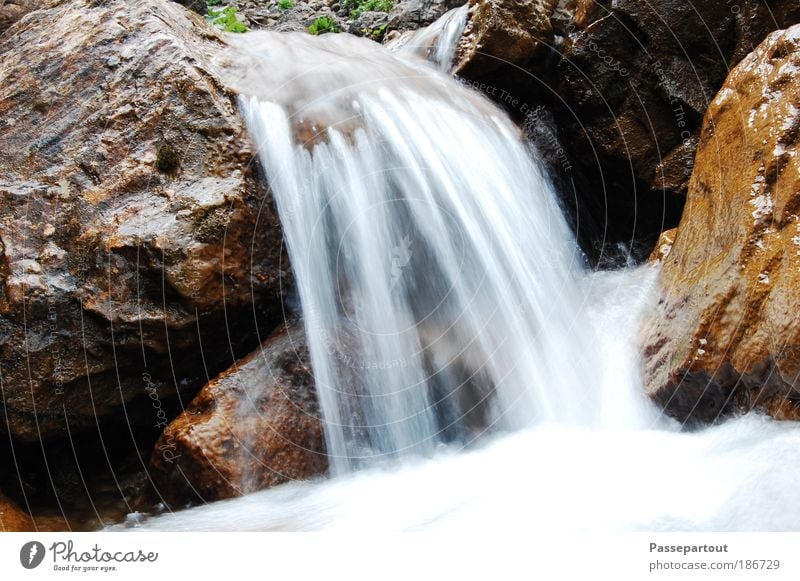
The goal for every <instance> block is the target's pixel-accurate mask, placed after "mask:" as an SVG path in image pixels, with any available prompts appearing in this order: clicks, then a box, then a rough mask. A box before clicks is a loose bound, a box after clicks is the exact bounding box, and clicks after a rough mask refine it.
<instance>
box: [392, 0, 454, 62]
mask: <svg viewBox="0 0 800 581" xmlns="http://www.w3.org/2000/svg"><path fill="white" fill-rule="evenodd" d="M468 9H469V4H468V3H467V4H464V5H463V6H459V7H458V8H453V9H452V10H449V11H448V12H446V13H445V14H443V15H442V16H441V17H440V18H439V19H437V20H436V22H434V23H433V24H431V25H430V26H426V27H425V28H421V29H420V30H416V31H414V32H412V33H409V34H408V35H406V36H405V37H404V38H402V39H401V40H400V41H399V42H397V43H395V44H392V45H390V46H389V47H388V48H390V49H392V50H396V51H397V52H398V54H400V55H414V56H418V57H421V58H423V59H425V60H428V61H430V62H432V63H433V64H434V65H436V66H437V67H438V68H439V69H440V70H441V71H443V72H450V71H451V70H452V68H453V58H454V57H455V54H456V49H457V47H458V41H459V40H460V39H461V35H462V34H463V32H464V28H465V27H466V25H467V13H468Z"/></svg>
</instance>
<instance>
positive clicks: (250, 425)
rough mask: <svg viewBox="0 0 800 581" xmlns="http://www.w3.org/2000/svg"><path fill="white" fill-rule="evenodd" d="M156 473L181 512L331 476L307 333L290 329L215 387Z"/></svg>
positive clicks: (161, 490)
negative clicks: (188, 506) (192, 503)
mask: <svg viewBox="0 0 800 581" xmlns="http://www.w3.org/2000/svg"><path fill="white" fill-rule="evenodd" d="M151 467H152V470H151V476H152V478H153V480H154V483H155V486H156V489H157V491H158V494H159V495H160V496H161V498H162V499H163V500H165V501H167V502H168V503H170V504H171V505H173V506H174V507H179V506H181V505H182V504H185V503H186V502H189V501H198V500H199V501H206V502H207V501H212V500H220V499H223V498H229V497H232V496H238V495H241V494H243V493H246V492H252V491H254V490H258V489H260V488H266V487H268V486H274V485H276V484H280V483H282V482H286V481H289V480H298V479H305V478H309V477H311V476H315V475H318V474H322V473H324V472H325V471H326V470H327V467H328V460H327V456H326V455H325V444H324V439H323V435H322V426H321V423H320V412H319V407H318V404H317V400H316V392H315V389H314V382H313V378H312V376H311V368H310V363H309V354H308V347H307V345H306V342H305V336H304V334H303V330H302V325H301V324H299V323H298V322H290V323H288V324H287V326H286V327H282V328H280V329H279V330H278V331H276V333H274V334H273V335H272V336H271V337H269V338H268V339H267V340H266V341H265V342H264V343H263V344H262V345H261V348H260V349H258V350H256V351H255V352H254V353H252V354H251V355H249V356H248V357H246V358H244V359H242V360H241V361H239V362H237V363H236V364H235V365H234V366H233V367H231V368H230V369H229V370H227V371H225V372H224V373H222V374H221V375H219V376H218V377H217V378H215V379H214V380H212V381H211V382H209V383H208V385H206V386H205V387H204V388H203V390H202V391H201V392H200V394H199V395H198V396H197V397H196V398H195V399H194V400H193V401H192V403H191V405H190V406H189V407H188V408H187V409H186V411H185V412H183V413H182V414H181V415H180V416H179V417H178V418H177V419H176V420H175V421H173V422H172V423H171V424H170V426H169V427H168V428H167V429H166V431H165V432H164V434H163V435H162V437H161V439H160V440H159V442H158V443H157V444H156V451H155V453H154V455H153V458H152V460H151Z"/></svg>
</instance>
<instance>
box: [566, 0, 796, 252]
mask: <svg viewBox="0 0 800 581" xmlns="http://www.w3.org/2000/svg"><path fill="white" fill-rule="evenodd" d="M573 15H574V16H573V19H572V20H570V21H567V22H564V21H563V20H562V21H561V23H560V24H559V25H558V28H559V30H558V31H557V32H558V33H559V34H561V35H563V36H562V39H563V40H561V41H559V52H560V53H561V58H560V60H559V64H558V69H557V80H556V81H555V83H554V88H555V90H556V92H557V94H558V98H557V99H556V101H555V103H554V112H555V114H556V117H557V121H558V124H559V127H560V128H561V129H562V132H563V133H564V135H565V141H566V143H567V144H568V145H569V150H570V156H571V158H572V159H573V160H574V161H575V167H576V168H578V169H579V170H580V172H581V173H582V174H585V175H586V176H587V177H588V178H589V182H590V183H593V184H596V185H595V187H594V188H593V191H580V192H579V194H580V199H579V206H580V214H581V218H582V220H581V221H582V223H583V224H584V225H585V227H586V228H587V229H588V230H587V232H586V233H585V234H583V236H582V238H583V239H584V242H585V245H586V246H595V247H598V246H602V245H603V244H605V243H608V242H615V241H625V242H630V241H643V242H646V244H645V247H644V250H645V255H646V253H647V252H649V249H650V248H652V247H653V244H654V243H655V241H656V239H657V236H658V234H659V233H660V232H661V231H662V230H665V229H668V228H671V227H674V226H676V225H677V222H678V220H679V218H680V215H681V210H682V206H683V203H684V200H685V195H686V189H687V185H688V177H689V176H690V175H691V171H692V168H693V163H694V155H695V150H696V146H697V136H698V132H699V129H700V124H701V122H702V119H703V115H704V114H705V112H706V109H707V108H708V105H709V103H710V102H711V100H712V98H713V97H714V95H715V94H716V93H717V91H718V90H719V88H720V87H721V86H722V83H723V82H724V80H725V78H726V77H727V74H728V71H729V70H730V69H731V68H732V67H734V66H735V65H736V64H737V63H738V62H739V61H740V60H741V59H742V58H743V57H744V56H745V55H747V54H748V53H749V52H751V51H752V50H753V49H754V48H755V46H756V45H758V44H759V43H760V42H761V41H762V40H763V39H764V38H765V37H766V35H767V34H768V33H769V32H770V31H773V30H776V29H780V28H785V27H786V26H789V25H791V24H794V23H796V22H800V7H799V6H798V5H797V3H796V2H788V1H784V2H781V1H778V2H764V1H761V0H748V1H744V2H736V3H735V5H732V4H731V3H725V2H717V1H715V0H703V1H700V2H691V3H688V2H683V1H678V0H658V1H655V2H642V1H639V0H620V1H617V2H613V3H612V2H577V3H575V6H574V12H573ZM587 243H588V244H587Z"/></svg>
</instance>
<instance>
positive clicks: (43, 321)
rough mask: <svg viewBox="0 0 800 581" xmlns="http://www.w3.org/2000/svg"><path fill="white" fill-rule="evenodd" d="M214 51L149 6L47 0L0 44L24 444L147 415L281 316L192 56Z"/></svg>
mask: <svg viewBox="0 0 800 581" xmlns="http://www.w3.org/2000/svg"><path fill="white" fill-rule="evenodd" d="M224 45H225V41H224V38H223V37H222V36H221V35H218V34H216V33H215V32H214V31H213V29H211V28H210V27H209V26H208V25H207V24H206V23H205V22H204V21H203V20H202V18H201V17H199V16H197V15H194V14H193V13H191V12H189V11H187V10H186V9H184V8H183V7H181V6H179V5H178V4H175V3H172V2H161V1H158V0H141V1H137V2H124V1H121V0H112V1H109V2H94V1H90V0H86V1H80V0H77V1H73V2H62V3H60V5H58V6H56V7H53V8H49V9H44V10H39V11H35V12H32V13H30V14H28V15H27V16H26V17H25V18H24V19H23V20H21V21H19V22H18V23H17V24H16V25H15V26H14V27H13V28H12V29H11V31H8V32H7V34H5V35H4V36H3V37H2V39H1V40H0V53H2V54H3V58H2V60H0V126H2V130H0V199H2V201H0V315H2V316H1V317H0V364H1V365H2V380H3V389H4V401H5V405H6V410H7V413H8V416H7V418H8V421H7V426H6V427H7V429H8V431H10V433H11V434H12V435H13V436H14V437H15V438H17V439H19V440H20V441H27V442H31V441H38V440H39V439H40V438H41V439H47V438H51V437H58V436H64V435H66V434H67V430H68V429H69V430H70V431H71V432H72V434H73V435H74V434H75V433H76V432H80V431H81V430H85V429H94V427H95V426H96V423H97V422H98V421H104V420H106V419H112V418H114V417H122V414H123V413H124V411H123V405H124V404H126V403H129V402H132V401H135V400H138V401H143V402H145V404H144V406H143V412H142V413H143V416H142V417H141V418H139V420H141V421H143V422H145V423H149V422H152V421H154V413H155V412H154V410H153V408H152V406H151V405H150V402H148V393H149V392H148V387H151V386H152V385H157V386H159V388H160V389H159V390H158V398H159V401H160V400H161V399H168V398H174V397H175V396H176V395H177V394H178V393H179V392H192V391H193V390H194V391H196V390H197V389H199V388H200V387H201V386H202V385H203V383H204V382H205V381H207V374H212V375H213V374H214V373H215V372H216V371H218V370H221V369H225V368H226V367H228V366H229V365H230V364H231V362H233V361H234V360H235V359H236V357H239V356H241V355H243V354H244V353H247V352H249V351H250V350H251V349H252V348H253V347H254V346H255V344H254V341H253V340H252V339H251V338H252V337H254V333H253V331H254V329H255V327H256V326H257V325H260V324H262V323H264V322H265V321H266V322H270V321H275V320H277V318H278V316H279V313H278V312H277V309H278V307H279V304H280V300H279V298H280V286H281V277H282V276H283V275H284V274H286V271H285V270H282V268H284V269H285V267H286V266H287V265H286V262H285V260H284V262H283V267H281V260H282V247H281V231H280V227H279V221H278V218H277V216H276V214H275V213H274V211H273V209H272V204H271V200H270V198H269V195H268V192H267V190H266V188H265V186H264V185H262V183H261V181H260V180H259V178H258V176H257V175H255V172H254V171H253V166H252V165H250V162H251V160H252V157H253V150H252V145H251V142H250V140H249V138H248V136H247V134H246V131H245V128H244V125H243V122H242V120H241V119H240V116H239V114H238V111H237V109H236V105H235V100H234V97H235V96H234V95H233V94H232V93H230V92H229V91H227V90H226V89H225V87H224V84H223V83H222V82H221V81H220V79H219V78H218V76H217V75H215V73H214V72H213V70H212V68H211V66H210V65H208V64H207V61H206V59H207V55H209V54H213V53H214V52H215V51H216V50H218V49H219V48H220V47H222V46H224ZM284 258H285V257H284ZM285 283H286V281H284V284H285ZM254 300H255V302H256V304H257V305H258V306H259V307H258V309H256V312H255V316H254V309H253V306H252V305H253V302H254ZM264 324H266V323H264ZM271 324H274V322H272V323H271ZM229 341H230V342H229ZM231 348H232V349H233V352H231ZM135 409H136V408H135V406H134V407H130V408H129V409H128V410H127V411H128V413H129V415H128V416H127V417H125V418H123V419H122V421H123V422H136V421H138V420H137V418H136V417H131V416H130V414H132V413H135Z"/></svg>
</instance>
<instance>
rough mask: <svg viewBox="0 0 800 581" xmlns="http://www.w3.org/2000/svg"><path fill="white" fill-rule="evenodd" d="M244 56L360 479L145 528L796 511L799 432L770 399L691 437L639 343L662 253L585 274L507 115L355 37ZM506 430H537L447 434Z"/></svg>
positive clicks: (326, 409)
mask: <svg viewBox="0 0 800 581" xmlns="http://www.w3.org/2000/svg"><path fill="white" fill-rule="evenodd" d="M232 42H233V41H232ZM232 52H233V54H231V55H230V56H229V57H228V58H227V59H225V62H222V63H221V65H222V66H224V67H226V68H227V69H229V70H230V71H231V72H232V74H233V75H234V76H235V78H237V79H238V80H239V81H238V82H239V86H238V87H237V88H238V89H239V91H240V93H241V94H242V95H246V96H243V97H242V98H241V107H242V110H243V112H244V114H245V117H246V120H247V124H248V127H249V129H250V131H251V132H252V134H253V136H254V138H255V142H256V143H257V144H258V147H259V156H260V159H261V161H262V164H263V166H264V169H265V172H266V175H267V178H268V180H269V184H270V187H271V189H272V192H273V195H274V197H275V201H276V203H277V206H278V209H279V212H280V215H281V219H282V222H283V226H284V231H285V236H286V241H287V245H288V249H289V253H290V256H291V260H292V267H293V269H294V272H295V276H296V280H297V286H298V290H299V294H300V299H301V303H302V309H303V316H304V320H305V325H306V331H307V334H308V338H309V343H310V348H311V355H312V361H313V365H314V373H315V379H316V383H317V389H318V395H319V398H320V401H321V404H322V407H323V413H324V419H325V426H326V434H327V438H328V447H329V452H330V453H331V455H332V463H333V471H334V472H335V473H338V477H336V478H332V479H330V480H327V481H324V482H312V483H294V484H290V485H284V486H281V487H278V488H276V489H273V490H268V491H264V492H261V493H256V494H253V495H250V496H248V497H245V498H242V499H236V500H232V501H227V502H222V503H215V504H212V505H210V506H206V507H199V508H196V509H192V510H189V511H183V512H180V513H176V514H172V515H164V516H161V517H157V518H154V519H147V520H145V521H144V523H143V524H142V523H140V521H139V519H138V517H135V516H134V517H132V518H131V520H130V523H129V524H133V525H135V526H142V528H144V529H150V530H158V529H163V530H220V529H229V530H252V529H277V530H315V529H330V528H338V529H354V530H365V529H369V530H374V529H383V530H397V529H431V528H433V529H452V530H462V531H463V530H464V528H465V527H469V526H473V527H477V526H480V527H482V528H489V529H492V528H494V527H498V528H499V527H505V528H506V529H508V528H514V527H518V528H520V529H527V528H529V527H530V526H537V527H539V528H541V529H548V530H576V529H580V530H609V529H614V530H618V529H628V530H630V529H646V530H671V529H689V528H698V529H722V530H735V529H742V530H756V529H791V528H792V527H793V526H796V523H797V522H798V520H800V510H797V509H790V508H789V507H794V506H796V503H795V502H794V501H793V497H792V496H791V495H792V494H793V492H792V491H793V490H795V489H796V486H797V484H798V482H797V475H796V474H795V471H794V469H793V466H795V465H796V464H797V463H798V462H800V432H798V430H797V429H796V427H794V426H792V425H788V424H779V423H776V422H772V421H770V420H768V419H766V418H762V417H758V416H750V417H745V418H741V419H738V420H735V421H731V422H729V423H727V424H725V425H723V426H719V427H715V428H711V429H708V430H705V431H703V432H700V433H694V434H692V433H688V434H687V433H681V432H679V431H678V430H677V429H676V428H678V427H679V426H677V425H675V424H673V423H672V422H670V421H667V420H665V419H663V418H662V417H660V415H659V414H658V411H657V410H656V409H655V408H654V407H653V406H651V405H650V404H649V402H647V401H646V400H645V398H644V396H643V395H642V392H643V390H642V387H641V385H640V380H639V369H638V356H637V350H636V340H635V336H636V329H637V324H638V313H639V311H640V310H641V309H642V308H643V306H644V305H645V304H646V301H647V300H649V299H650V298H651V294H652V293H651V290H650V289H651V288H652V287H653V281H654V277H655V274H656V271H655V270H654V269H652V268H650V267H643V268H640V269H635V270H634V269H628V270H624V271H620V272H613V273H589V272H586V271H585V270H584V269H583V266H582V262H581V257H580V255H579V253H578V251H577V249H576V246H575V243H574V241H573V239H572V236H571V235H570V232H569V229H568V227H567V225H566V224H565V221H564V219H563V217H562V214H561V212H560V210H559V208H558V205H557V203H556V201H555V198H554V196H553V193H552V192H551V190H550V188H549V186H548V183H547V181H546V180H545V179H544V178H543V176H542V174H541V172H540V170H539V169H538V167H537V165H536V164H535V163H534V162H533V161H532V155H535V152H531V151H528V150H527V148H526V147H525V146H524V145H523V144H522V142H521V141H520V138H519V135H518V132H517V130H516V129H515V127H514V126H513V125H512V124H511V123H510V122H509V121H508V120H507V119H506V117H505V116H504V115H503V114H502V113H501V112H500V111H499V110H497V109H496V108H495V107H494V106H492V105H491V104H490V103H489V102H487V101H486V100H484V99H483V98H482V97H480V96H479V95H477V94H475V93H472V92H470V91H468V90H467V89H465V88H463V87H462V86H460V85H459V84H458V83H457V82H455V81H453V80H452V79H449V78H446V77H445V76H444V75H442V74H440V73H437V72H436V71H435V70H434V68H433V67H430V66H429V65H426V64H422V63H421V62H420V63H419V64H417V63H415V62H413V61H411V60H409V61H403V60H401V59H400V58H398V57H397V56H394V55H393V54H391V53H390V52H388V51H386V50H384V49H382V48H381V47H378V46H377V45H375V44H373V43H370V42H367V41H361V40H356V39H352V38H347V37H345V36H344V35H342V36H336V35H327V36H326V37H324V38H321V39H315V38H311V37H309V36H307V35H278V34H269V33H253V34H249V35H247V36H246V38H244V39H242V40H237V41H236V45H234V46H233V48H232ZM409 58H410V57H409ZM267 80H268V82H267ZM498 430H500V431H510V430H517V432H516V433H514V434H504V435H502V436H499V435H498V436H495V437H494V438H487V439H483V440H482V441H481V442H480V445H476V446H474V447H473V449H472V450H469V451H466V452H461V451H459V448H460V446H443V447H442V449H441V450H436V448H437V447H439V446H440V445H441V444H442V443H447V442H458V443H460V444H466V443H470V442H473V441H476V440H477V438H478V437H479V436H480V435H481V434H483V433H485V432H486V431H494V432H497V431H498ZM434 451H436V453H435V454H433V452H434ZM387 456H388V457H392V458H396V457H400V458H399V460H398V461H396V462H395V463H393V464H382V465H379V466H375V467H372V468H368V469H366V470H363V471H360V472H357V473H354V474H342V473H347V472H351V471H352V469H354V468H356V467H362V466H364V465H365V464H370V463H374V462H375V461H376V460H377V459H379V458H381V457H387ZM687 474H691V478H687V476H686V475H687ZM765 482H769V483H770V486H765V485H764V483H765ZM776 506H779V507H781V511H780V514H777V513H776V512H775V510H774V507H776Z"/></svg>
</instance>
